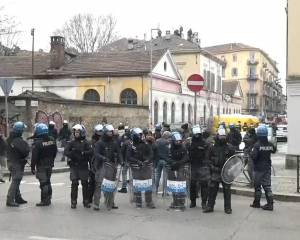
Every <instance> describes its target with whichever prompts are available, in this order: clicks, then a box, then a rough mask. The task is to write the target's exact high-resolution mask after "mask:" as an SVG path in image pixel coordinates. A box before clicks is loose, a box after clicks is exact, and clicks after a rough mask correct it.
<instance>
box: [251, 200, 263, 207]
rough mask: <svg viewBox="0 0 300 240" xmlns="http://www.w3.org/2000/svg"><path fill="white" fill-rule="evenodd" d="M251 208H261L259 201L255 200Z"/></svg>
mask: <svg viewBox="0 0 300 240" xmlns="http://www.w3.org/2000/svg"><path fill="white" fill-rule="evenodd" d="M250 207H252V208H260V207H261V206H260V202H259V201H257V200H254V201H253V203H252V204H250Z"/></svg>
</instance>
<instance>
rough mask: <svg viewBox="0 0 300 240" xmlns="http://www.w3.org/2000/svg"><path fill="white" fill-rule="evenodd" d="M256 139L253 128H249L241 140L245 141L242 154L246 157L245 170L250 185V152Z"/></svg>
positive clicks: (251, 178) (251, 179) (251, 177)
mask: <svg viewBox="0 0 300 240" xmlns="http://www.w3.org/2000/svg"><path fill="white" fill-rule="evenodd" d="M256 141H257V135H256V133H255V129H254V128H249V130H248V131H247V133H246V135H245V136H244V139H243V142H244V143H245V148H244V154H245V157H246V161H247V162H246V164H247V170H248V174H249V178H250V187H253V184H254V182H253V160H252V158H251V155H250V152H251V150H252V148H253V146H254V144H255V143H256Z"/></svg>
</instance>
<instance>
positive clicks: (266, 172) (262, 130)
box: [250, 125, 277, 211]
mask: <svg viewBox="0 0 300 240" xmlns="http://www.w3.org/2000/svg"><path fill="white" fill-rule="evenodd" d="M257 137H258V141H257V142H256V143H255V144H254V146H253V148H252V151H251V153H250V156H251V158H252V160H253V163H254V189H255V193H254V201H253V203H252V204H251V205H250V206H251V207H253V208H260V198H261V194H262V192H261V188H262V187H263V189H264V191H265V195H266V199H267V204H266V205H264V206H262V209H263V210H269V211H273V194H272V189H271V166H272V162H271V153H275V152H276V150H277V149H276V147H275V146H274V145H273V144H272V143H270V142H269V141H268V129H267V127H266V126H265V125H260V126H258V128H257Z"/></svg>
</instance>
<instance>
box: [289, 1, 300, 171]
mask: <svg viewBox="0 0 300 240" xmlns="http://www.w3.org/2000/svg"><path fill="white" fill-rule="evenodd" d="M287 20H288V32H287V80H286V83H287V106H288V107H287V114H288V155H287V162H286V167H288V168H289V167H295V166H296V161H289V160H293V159H292V157H291V155H300V149H299V142H300V135H299V131H298V129H299V122H300V113H299V104H300V61H299V56H300V28H299V23H300V1H299V0H288V7H287Z"/></svg>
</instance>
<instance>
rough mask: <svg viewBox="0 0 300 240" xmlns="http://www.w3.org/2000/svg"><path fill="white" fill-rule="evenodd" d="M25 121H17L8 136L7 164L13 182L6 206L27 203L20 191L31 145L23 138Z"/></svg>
mask: <svg viewBox="0 0 300 240" xmlns="http://www.w3.org/2000/svg"><path fill="white" fill-rule="evenodd" d="M25 127H26V126H25V124H24V123H23V122H16V123H15V124H14V125H13V129H12V132H11V133H10V135H9V137H8V138H7V140H6V142H7V165H8V170H9V171H10V174H11V179H12V181H11V184H10V187H9V189H8V193H7V200H6V206H8V207H18V206H19V204H24V203H27V201H25V200H24V199H23V198H22V196H21V193H20V183H21V180H22V178H23V175H24V167H25V164H26V163H27V160H26V158H27V157H28V154H29V151H30V149H29V145H28V143H27V142H26V141H24V140H23V138H22V134H23V132H24V129H25Z"/></svg>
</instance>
